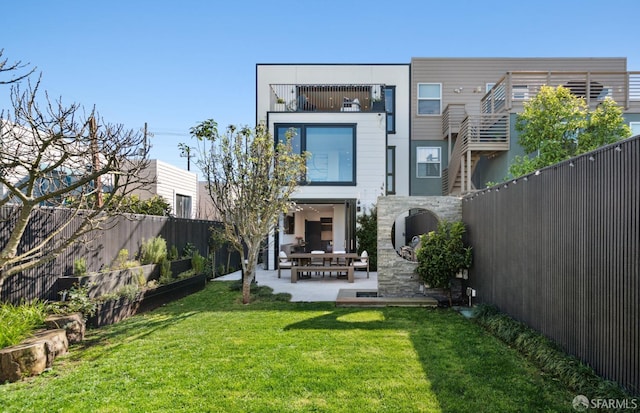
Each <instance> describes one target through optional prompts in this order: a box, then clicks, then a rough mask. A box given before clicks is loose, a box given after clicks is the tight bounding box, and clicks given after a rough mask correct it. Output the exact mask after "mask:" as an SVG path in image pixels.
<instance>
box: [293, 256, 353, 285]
mask: <svg viewBox="0 0 640 413" xmlns="http://www.w3.org/2000/svg"><path fill="white" fill-rule="evenodd" d="M287 258H288V259H290V260H291V261H293V262H294V263H295V264H294V265H293V266H292V268H291V282H292V283H295V282H297V281H298V272H305V271H308V272H311V271H323V272H324V271H327V272H331V271H335V272H346V273H347V279H348V280H349V282H350V283H352V282H353V267H351V266H350V264H351V263H352V262H353V260H357V259H359V258H360V255H358V254H357V253H355V252H347V253H339V252H325V253H322V254H318V253H315V254H314V253H311V252H294V253H291V254H289V255H287ZM313 259H316V260H320V259H322V261H323V265H321V266H320V265H313V264H312V263H311V260H313ZM334 260H336V263H337V265H331V264H332V263H333V262H334ZM341 260H344V263H340V261H341ZM327 262H328V263H329V265H325V264H326V263H327Z"/></svg>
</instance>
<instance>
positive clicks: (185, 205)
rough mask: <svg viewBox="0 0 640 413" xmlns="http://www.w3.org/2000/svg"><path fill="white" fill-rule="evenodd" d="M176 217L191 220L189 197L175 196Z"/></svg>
mask: <svg viewBox="0 0 640 413" xmlns="http://www.w3.org/2000/svg"><path fill="white" fill-rule="evenodd" d="M176 217H178V218H191V197H190V196H187V195H179V194H176Z"/></svg>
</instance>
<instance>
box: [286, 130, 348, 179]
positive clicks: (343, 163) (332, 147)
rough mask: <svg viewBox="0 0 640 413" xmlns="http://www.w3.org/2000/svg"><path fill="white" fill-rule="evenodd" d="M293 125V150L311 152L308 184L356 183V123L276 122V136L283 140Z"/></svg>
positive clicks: (308, 160) (308, 162)
mask: <svg viewBox="0 0 640 413" xmlns="http://www.w3.org/2000/svg"><path fill="white" fill-rule="evenodd" d="M290 128H293V130H294V131H295V132H296V134H295V136H294V137H293V140H292V146H293V150H294V151H295V152H296V153H302V152H304V151H307V152H309V153H310V156H309V158H307V177H306V181H307V183H308V184H309V185H355V184H356V126H355V125H276V127H275V130H276V139H277V140H278V141H281V142H283V141H284V140H285V139H286V136H287V135H286V134H287V131H288V130H289V129H290Z"/></svg>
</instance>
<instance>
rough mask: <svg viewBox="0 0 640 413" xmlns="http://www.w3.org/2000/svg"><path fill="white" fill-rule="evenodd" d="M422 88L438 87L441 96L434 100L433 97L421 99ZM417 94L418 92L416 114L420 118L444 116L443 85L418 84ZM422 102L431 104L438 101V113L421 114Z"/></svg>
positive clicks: (431, 83)
mask: <svg viewBox="0 0 640 413" xmlns="http://www.w3.org/2000/svg"><path fill="white" fill-rule="evenodd" d="M420 86H438V88H439V91H440V93H439V96H438V98H433V97H420ZM417 88H418V89H417V92H416V96H417V99H418V100H417V102H416V105H417V106H416V114H417V115H418V116H440V115H442V83H433V82H419V83H418V84H417ZM421 101H429V102H433V101H437V102H438V113H420V102H421Z"/></svg>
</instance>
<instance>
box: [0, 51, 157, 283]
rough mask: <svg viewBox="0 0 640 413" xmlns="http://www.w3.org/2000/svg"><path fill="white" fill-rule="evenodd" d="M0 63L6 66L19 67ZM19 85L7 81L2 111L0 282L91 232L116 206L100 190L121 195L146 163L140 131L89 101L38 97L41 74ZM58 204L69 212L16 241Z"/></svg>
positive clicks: (113, 199) (137, 179)
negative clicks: (49, 227)
mask: <svg viewBox="0 0 640 413" xmlns="http://www.w3.org/2000/svg"><path fill="white" fill-rule="evenodd" d="M0 64H1V65H2V67H0V69H1V70H4V71H6V70H7V68H9V69H10V68H12V67H14V68H19V67H22V66H20V64H15V65H10V66H7V64H6V60H5V61H0ZM20 77H23V76H19V77H18V78H20ZM20 85H21V82H17V83H13V84H12V85H11V86H10V97H11V109H6V110H5V109H3V110H2V111H0V171H2V173H1V174H0V186H2V187H4V192H3V194H2V195H1V196H0V208H1V209H2V210H3V213H6V214H7V215H6V216H9V217H11V219H10V220H7V221H5V222H3V225H5V227H6V226H9V229H10V232H9V234H10V235H9V237H8V238H7V239H5V240H3V242H2V243H0V288H1V285H2V282H3V281H4V280H5V279H6V278H7V277H9V276H11V275H14V274H17V273H19V272H22V271H25V270H28V269H31V268H34V267H36V266H39V265H42V264H44V263H46V262H49V261H51V260H53V259H55V258H56V256H58V255H59V254H60V253H61V252H62V251H63V250H65V249H66V248H67V247H69V246H70V245H72V244H74V243H76V242H85V243H86V242H88V241H89V238H88V237H89V236H90V235H92V234H93V235H94V236H95V235H97V233H98V231H99V230H100V229H101V228H103V227H104V225H105V224H107V223H109V218H110V217H111V216H113V215H114V214H117V213H119V208H118V205H117V199H118V198H117V197H103V193H104V192H109V193H117V194H119V195H121V196H126V195H128V194H130V193H131V192H132V191H133V190H135V189H137V188H139V187H141V186H143V185H145V184H146V182H144V181H143V180H142V179H141V178H140V175H141V174H140V173H139V171H141V170H143V168H145V167H146V166H147V163H148V150H149V146H148V145H147V142H146V139H145V137H144V136H143V135H142V134H140V133H136V132H133V131H131V130H125V129H124V127H123V126H122V125H112V124H107V123H106V122H104V121H103V120H102V119H101V118H100V116H99V115H98V113H97V112H96V111H95V109H94V110H91V111H90V112H89V113H86V114H85V112H84V110H83V109H82V107H80V106H79V105H78V104H71V105H64V104H63V103H62V101H61V100H60V99H58V100H56V101H52V100H50V99H49V97H48V95H46V93H45V97H44V98H43V101H42V104H40V99H41V98H40V93H39V86H40V81H39V80H38V81H37V82H36V83H35V85H32V84H31V83H30V82H28V81H27V86H26V87H25V88H24V90H22V89H21V88H20ZM70 198H72V199H74V200H76V202H72V203H70V202H68V200H69V199H70ZM58 208H62V209H63V210H64V211H66V212H67V213H66V214H65V215H64V216H62V215H61V214H59V215H57V216H56V217H57V218H58V221H57V222H56V229H55V230H54V231H52V232H51V233H49V234H43V236H41V237H36V238H33V239H34V240H36V241H37V242H34V243H32V244H30V245H29V247H28V248H25V247H21V240H22V238H23V235H24V233H25V231H26V229H27V227H28V226H29V223H30V222H31V220H32V218H34V216H36V214H38V213H40V214H47V213H51V214H53V212H54V210H55V209H58Z"/></svg>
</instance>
